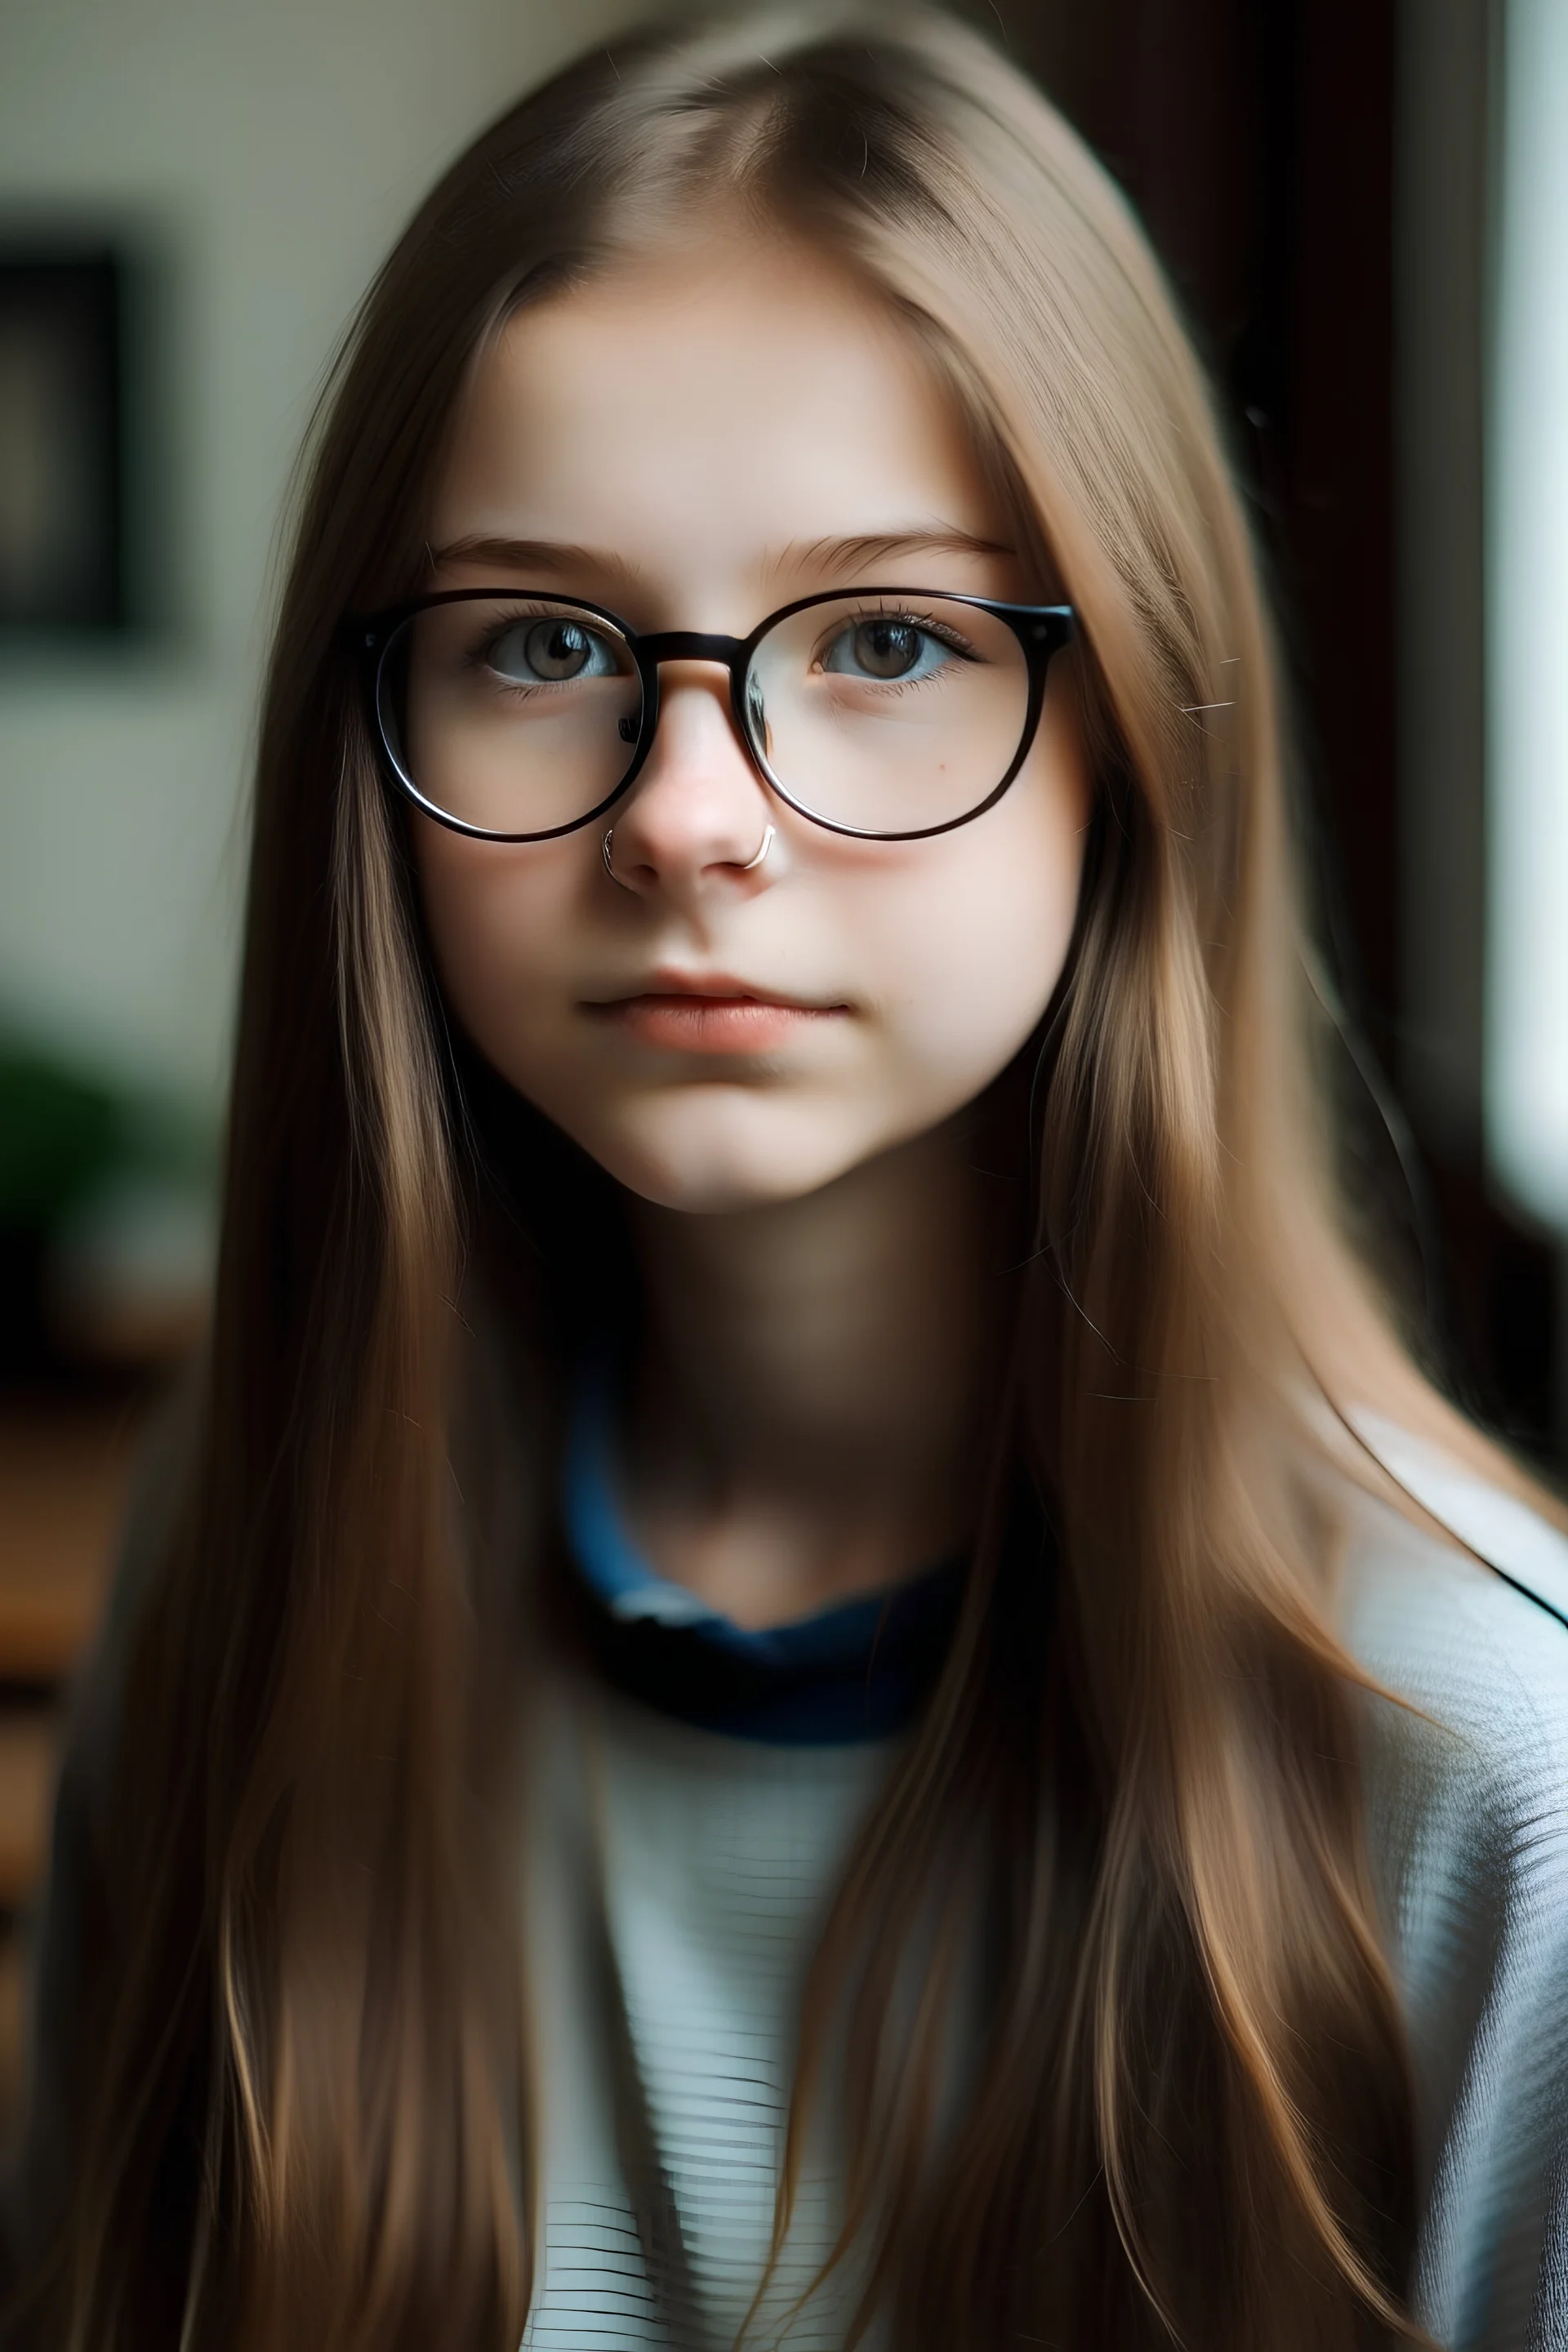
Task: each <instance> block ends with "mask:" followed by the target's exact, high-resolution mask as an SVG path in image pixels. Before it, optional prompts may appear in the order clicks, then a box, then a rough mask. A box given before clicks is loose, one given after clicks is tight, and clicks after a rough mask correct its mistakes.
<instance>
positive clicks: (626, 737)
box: [621, 711, 637, 743]
mask: <svg viewBox="0 0 1568 2352" xmlns="http://www.w3.org/2000/svg"><path fill="white" fill-rule="evenodd" d="M621 740H622V742H623V743H635V742H636V741H637V720H636V719H634V718H633V717H632V715H631V713H630V712H629V711H628V712H627V714H626V717H625V718H624V719H622V720H621Z"/></svg>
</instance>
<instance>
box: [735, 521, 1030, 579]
mask: <svg viewBox="0 0 1568 2352" xmlns="http://www.w3.org/2000/svg"><path fill="white" fill-rule="evenodd" d="M1015 553H1016V550H1015V549H1013V548H1011V547H1005V546H1004V545H1003V544H1002V542H1001V541H999V540H994V539H978V538H976V536H975V534H974V533H973V531H970V530H931V529H929V528H927V529H924V530H875V531H862V532H860V533H858V535H857V536H856V537H855V538H852V539H813V540H808V541H805V543H804V544H803V543H802V542H801V541H791V542H790V544H789V546H788V547H786V548H785V549H784V551H782V553H781V554H780V555H779V556H777V557H776V558H775V559H774V561H773V562H772V563H771V564H770V565H769V566H768V569H769V570H770V571H771V572H784V571H787V570H791V569H800V570H803V571H805V570H812V571H822V572H858V571H860V570H861V569H862V568H863V567H864V566H865V565H866V564H868V563H879V562H881V561H882V560H883V558H884V557H888V556H895V555H1013V554H1015Z"/></svg>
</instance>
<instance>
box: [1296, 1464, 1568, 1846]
mask: <svg viewBox="0 0 1568 2352" xmlns="http://www.w3.org/2000/svg"><path fill="white" fill-rule="evenodd" d="M1377 1452H1378V1454H1379V1455H1380V1456H1381V1457H1382V1458H1383V1459H1384V1462H1385V1463H1386V1465H1387V1466H1388V1467H1389V1468H1390V1469H1391V1470H1392V1471H1393V1472H1394V1475H1395V1476H1396V1477H1398V1478H1399V1480H1400V1481H1401V1482H1402V1484H1404V1485H1405V1487H1406V1488H1407V1489H1408V1491H1409V1492H1410V1493H1411V1494H1412V1495H1413V1496H1415V1499H1416V1501H1417V1502H1418V1503H1420V1504H1421V1505H1422V1506H1424V1507H1425V1508H1426V1511H1427V1512H1429V1513H1430V1515H1431V1517H1433V1519H1435V1520H1436V1521H1438V1522H1440V1524H1441V1528H1443V1529H1446V1530H1447V1531H1448V1533H1447V1535H1445V1534H1444V1533H1442V1532H1439V1531H1438V1529H1436V1528H1423V1527H1420V1526H1417V1525H1414V1524H1412V1522H1411V1521H1410V1520H1408V1519H1406V1518H1405V1517H1403V1516H1402V1515H1401V1514H1400V1513H1399V1512H1398V1511H1396V1510H1394V1508H1393V1507H1390V1506H1388V1505H1385V1504H1380V1503H1376V1502H1374V1501H1373V1500H1372V1499H1371V1498H1370V1497H1362V1498H1358V1500H1357V1502H1356V1504H1355V1506H1354V1509H1353V1516H1352V1529H1351V1539H1350V1543H1349V1547H1348V1551H1347V1557H1346V1562H1345V1575H1344V1583H1343V1588H1342V1619H1341V1627H1342V1633H1343V1635H1344V1638H1345V1640H1346V1642H1347V1643H1348V1645H1349V1646H1350V1648H1351V1650H1352V1653H1353V1654H1354V1655H1355V1656H1356V1658H1357V1659H1358V1661H1359V1662H1360V1664H1362V1665H1363V1666H1364V1667H1365V1668H1366V1669H1367V1671H1368V1673H1369V1674H1370V1675H1372V1676H1373V1678H1374V1679H1375V1680H1376V1681H1378V1682H1379V1683H1381V1684H1383V1685H1384V1686H1385V1688H1386V1689H1387V1690H1388V1691H1389V1692H1390V1693H1392V1694H1393V1695H1394V1696H1395V1697H1396V1698H1397V1699H1399V1700H1403V1701H1404V1702H1405V1706H1403V1707H1399V1706H1387V1705H1384V1706H1374V1707H1373V1709H1372V1710H1371V1726H1370V1731H1371V1746H1372V1758H1373V1764H1374V1766H1377V1765H1381V1766H1382V1767H1383V1769H1384V1770H1385V1771H1386V1772H1389V1773H1393V1774H1394V1775H1396V1776H1397V1775H1399V1774H1400V1773H1401V1772H1403V1774H1404V1775H1405V1778H1406V1780H1408V1782H1409V1786H1408V1788H1407V1790H1406V1792H1405V1793H1406V1797H1407V1799H1408V1801H1410V1802H1411V1803H1415V1802H1416V1801H1418V1800H1420V1799H1423V1798H1424V1799H1425V1800H1426V1802H1428V1803H1430V1802H1432V1801H1436V1800H1437V1799H1438V1798H1440V1797H1445V1796H1446V1797H1447V1799H1448V1800H1449V1801H1457V1802H1462V1803H1465V1804H1468V1805H1469V1806H1470V1807H1472V1808H1474V1809H1476V1820H1475V1828H1476V1830H1477V1831H1478V1832H1479V1831H1480V1829H1481V1828H1482V1826H1483V1822H1484V1821H1485V1820H1486V1819H1496V1818H1502V1817H1508V1816H1516V1817H1518V1818H1519V1819H1520V1820H1521V1822H1522V1821H1523V1820H1525V1819H1527V1818H1528V1819H1534V1820H1536V1821H1537V1822H1539V1823H1540V1825H1541V1826H1542V1828H1543V1829H1544V1828H1545V1827H1546V1826H1547V1824H1548V1822H1550V1821H1551V1820H1552V1818H1553V1817H1554V1816H1556V1815H1557V1814H1559V1813H1561V1812H1562V1811H1563V1807H1564V1805H1565V1804H1568V1537H1565V1536H1563V1535H1562V1534H1560V1533H1559V1531H1558V1530H1557V1529H1556V1528H1553V1527H1552V1526H1551V1525H1550V1524H1549V1523H1548V1522H1547V1521H1546V1520H1544V1519H1542V1517H1539V1516H1538V1515H1537V1514H1536V1513H1535V1512H1534V1511H1532V1510H1531V1509H1530V1508H1529V1507H1528V1506H1527V1505H1526V1504H1524V1503H1521V1502H1520V1501H1519V1500H1517V1499H1516V1498H1515V1497H1514V1496H1510V1495H1507V1494H1504V1493H1503V1492H1501V1491H1500V1489H1499V1488H1497V1487H1494V1486H1488V1485H1486V1484H1485V1483H1483V1482H1482V1481H1481V1480H1480V1479H1479V1478H1478V1477H1476V1476H1475V1475H1474V1474H1473V1473H1471V1472H1469V1471H1468V1470H1464V1469H1460V1468H1458V1467H1457V1466H1455V1465H1452V1464H1451V1463H1449V1462H1448V1461H1447V1460H1446V1459H1445V1458H1444V1457H1443V1456H1441V1455H1440V1454H1436V1453H1435V1452H1433V1451H1432V1450H1430V1449H1428V1448H1427V1447H1426V1446H1424V1445H1418V1444H1415V1443H1414V1442H1413V1441H1411V1440H1408V1439H1405V1438H1404V1437H1402V1436H1399V1435H1398V1434H1397V1433H1393V1432H1380V1433H1379V1436H1378V1444H1377ZM1412 1710H1416V1711H1418V1712H1412ZM1389 1794H1390V1796H1391V1797H1392V1796H1393V1795H1394V1790H1390V1791H1389Z"/></svg>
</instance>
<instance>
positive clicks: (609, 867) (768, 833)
mask: <svg viewBox="0 0 1568 2352" xmlns="http://www.w3.org/2000/svg"><path fill="white" fill-rule="evenodd" d="M615 837H616V828H615V826H614V825H612V826H611V827H610V829H609V831H608V833H607V834H605V838H604V840H603V841H602V842H601V843H600V844H599V850H600V854H601V856H603V858H604V861H605V873H606V874H607V875H608V876H609V877H610V879H611V881H612V882H613V883H614V884H615V885H616V888H617V889H618V890H630V889H631V887H632V886H631V884H630V883H629V882H623V881H622V880H621V877H620V876H619V875H618V874H617V873H616V862H615V853H614V851H613V850H612V848H611V846H610V845H611V843H612V842H613V841H614V839H615ZM772 847H773V826H772V825H771V824H770V825H769V826H768V827H767V828H766V830H765V831H764V833H763V845H762V847H761V848H760V849H759V850H758V852H757V854H756V856H754V857H748V858H747V860H746V862H745V864H744V865H743V866H738V867H737V868H736V871H737V872H738V873H741V874H754V873H755V872H756V871H757V868H758V867H759V866H761V865H762V864H763V860H764V859H765V858H766V856H767V854H768V852H769V850H770V849H771V848H772ZM636 895H637V894H636V892H635V891H634V892H633V896H634V897H635V896H636Z"/></svg>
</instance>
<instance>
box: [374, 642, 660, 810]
mask: <svg viewBox="0 0 1568 2352" xmlns="http://www.w3.org/2000/svg"><path fill="white" fill-rule="evenodd" d="M642 701H643V697H642V681H641V679H640V678H639V677H638V676H637V665H636V663H635V662H634V661H633V659H632V656H631V652H630V649H629V647H628V646H627V645H626V640H625V638H624V637H623V636H622V635H621V633H620V631H619V630H618V629H617V628H616V626H615V625H614V623H613V622H609V621H605V620H604V619H602V618H601V617H600V615H599V614H596V613H590V612H587V611H585V610H584V608H583V607H582V606H580V605H574V604H557V603H554V602H552V601H551V600H550V599H548V598H540V597H536V596H516V597H512V596H507V597H472V598H468V597H463V598H459V599H456V600H454V601H453V602H452V603H450V604H427V605H426V606H425V607H424V608H423V609H422V610H421V611H419V612H417V613H415V614H411V615H410V616H409V618H408V619H407V620H405V622H403V623H402V625H400V627H399V628H398V629H397V630H396V631H395V634H394V635H393V636H392V637H391V638H390V639H389V641H388V643H387V646H386V649H385V652H384V656H383V658H382V663H381V667H380V671H379V674H378V678H377V687H376V704H377V715H378V717H379V719H380V722H381V729H382V733H383V735H384V737H385V740H386V747H387V750H388V751H390V753H391V754H392V757H393V759H394V760H395V762H396V764H397V767H398V769H399V771H400V772H401V774H402V776H403V778H404V781H405V782H406V783H407V784H409V785H410V786H412V788H413V790H414V791H415V793H416V794H417V795H418V797H419V798H420V799H421V800H422V801H426V802H428V803H429V804H430V805H431V806H432V807H433V808H436V809H438V810H439V811H440V812H441V814H443V815H444V816H449V817H454V818H456V819H457V821H458V824H465V825H472V826H474V827H476V828H477V829H478V830H479V831H480V832H483V833H494V834H502V835H514V836H515V835H523V836H526V835H540V834H548V833H555V832H559V831H560V830H562V829H563V827H565V826H568V825H573V824H578V823H580V822H581V820H582V819H583V818H584V817H585V816H587V815H589V814H591V813H592V812H593V811H594V810H595V809H596V808H597V807H599V805H600V804H601V803H603V802H605V801H607V800H608V799H609V798H610V796H611V794H612V793H614V792H615V790H616V785H617V784H618V783H619V782H620V781H621V779H622V777H623V776H624V775H625V774H626V770H627V769H628V768H629V767H630V765H631V763H632V756H633V753H634V751H635V750H636V746H637V730H638V728H639V726H640V724H641V720H642Z"/></svg>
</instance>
